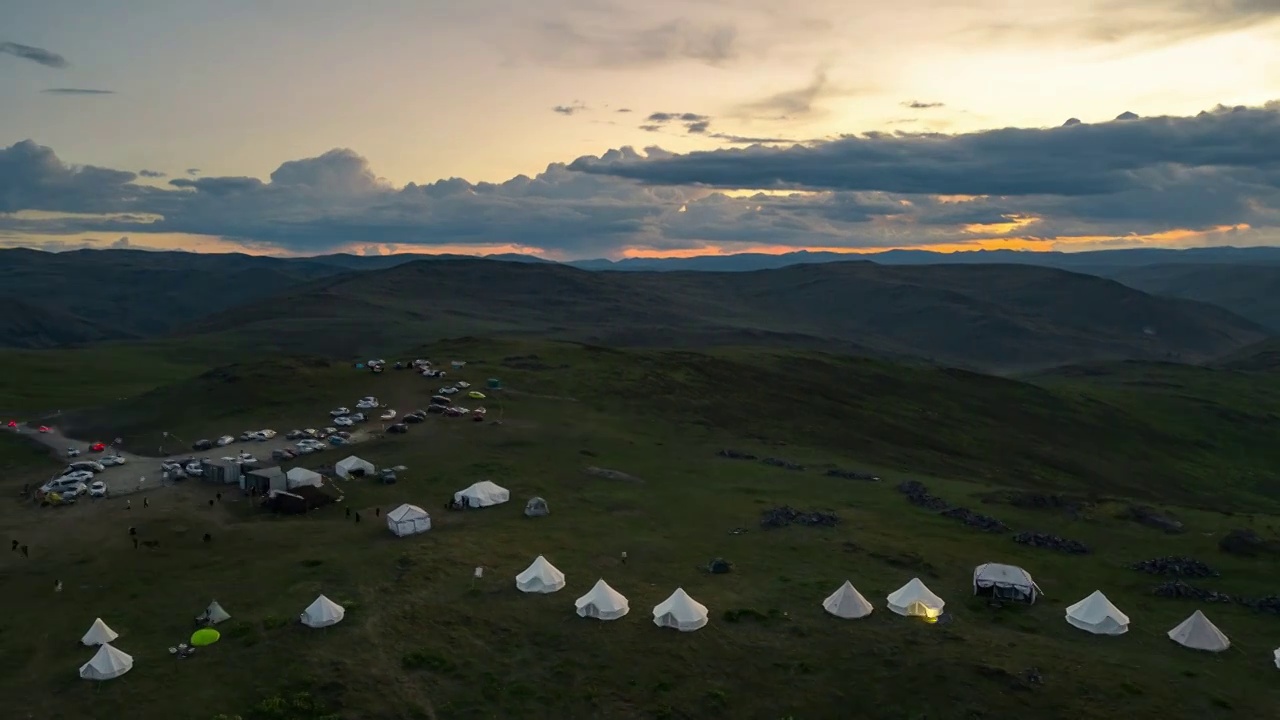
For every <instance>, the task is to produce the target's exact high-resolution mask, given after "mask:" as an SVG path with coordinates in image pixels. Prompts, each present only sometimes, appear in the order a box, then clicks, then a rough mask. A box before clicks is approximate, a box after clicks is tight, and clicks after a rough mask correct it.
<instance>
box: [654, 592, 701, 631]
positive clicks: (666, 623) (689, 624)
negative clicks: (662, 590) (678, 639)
mask: <svg viewBox="0 0 1280 720" xmlns="http://www.w3.org/2000/svg"><path fill="white" fill-rule="evenodd" d="M653 624H654V625H657V626H658V627H669V628H675V629H676V630H679V631H680V632H693V631H694V630H697V629H699V628H701V627H704V626H705V625H706V624H707V606H706V605H703V604H702V603H700V602H698V601H697V600H694V599H693V598H691V597H689V593H687V592H685V591H684V588H676V591H675V592H673V593H671V597H669V598H667V599H666V600H663V601H662V602H660V603H658V605H656V606H655V607H654V608H653Z"/></svg>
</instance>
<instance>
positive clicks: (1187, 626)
mask: <svg viewBox="0 0 1280 720" xmlns="http://www.w3.org/2000/svg"><path fill="white" fill-rule="evenodd" d="M1169 639H1170V640H1172V641H1174V642H1176V643H1178V644H1179V645H1181V646H1183V647H1188V648H1191V649H1192V650H1204V651H1207V652H1222V651H1223V650H1226V649H1227V648H1229V647H1231V641H1230V640H1228V639H1227V636H1226V635H1223V634H1222V631H1221V630H1219V629H1218V628H1217V626H1215V625H1214V624H1213V623H1212V622H1209V618H1207V617H1205V616H1204V613H1202V612H1200V611H1199V610H1197V611H1195V612H1193V613H1191V617H1189V618H1187V619H1186V620H1183V621H1182V622H1181V623H1180V624H1179V625H1178V627H1176V628H1174V629H1172V630H1170V631H1169Z"/></svg>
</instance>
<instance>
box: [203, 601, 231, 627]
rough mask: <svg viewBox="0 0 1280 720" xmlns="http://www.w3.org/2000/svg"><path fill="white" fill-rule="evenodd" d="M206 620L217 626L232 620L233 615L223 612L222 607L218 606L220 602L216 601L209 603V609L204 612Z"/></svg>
mask: <svg viewBox="0 0 1280 720" xmlns="http://www.w3.org/2000/svg"><path fill="white" fill-rule="evenodd" d="M204 619H205V620H208V621H209V622H210V623H211V624H213V625H217V624H218V623H220V622H224V621H226V620H230V619H231V613H229V612H227V611H226V610H223V609H222V606H221V605H219V604H218V601H217V600H214V601H213V602H211V603H209V607H208V608H207V609H206V610H205V611H204Z"/></svg>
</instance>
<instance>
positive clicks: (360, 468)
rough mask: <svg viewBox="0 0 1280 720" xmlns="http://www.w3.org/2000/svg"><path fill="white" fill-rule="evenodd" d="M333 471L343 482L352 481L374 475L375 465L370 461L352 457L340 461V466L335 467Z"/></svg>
mask: <svg viewBox="0 0 1280 720" xmlns="http://www.w3.org/2000/svg"><path fill="white" fill-rule="evenodd" d="M333 471H334V472H335V473H337V475H338V477H340V478H342V479H343V480H350V479H351V478H353V477H364V476H365V475H372V474H373V473H374V471H375V468H374V467H373V463H371V462H369V461H368V460H361V459H360V458H358V457H356V456H355V455H352V456H350V457H347V458H343V459H342V460H339V461H338V464H337V465H334V466H333Z"/></svg>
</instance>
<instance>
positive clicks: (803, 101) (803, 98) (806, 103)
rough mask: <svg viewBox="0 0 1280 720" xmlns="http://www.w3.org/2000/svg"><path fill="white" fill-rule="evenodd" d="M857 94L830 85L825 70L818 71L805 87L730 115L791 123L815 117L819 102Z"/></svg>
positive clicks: (747, 105)
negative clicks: (807, 117)
mask: <svg viewBox="0 0 1280 720" xmlns="http://www.w3.org/2000/svg"><path fill="white" fill-rule="evenodd" d="M857 92H859V90H857V89H855V88H848V87H840V86H837V85H835V84H833V83H832V82H831V80H830V78H829V77H828V74H827V69H826V68H825V67H819V68H818V69H816V70H815V71H814V73H813V78H812V79H811V80H810V81H809V82H808V83H807V84H806V85H804V86H802V87H798V88H792V89H790V90H783V91H780V92H775V93H773V94H771V95H766V96H764V97H761V98H758V99H756V100H751V101H748V102H744V103H740V104H738V106H737V107H736V108H735V109H734V114H735V115H737V116H738V117H747V118H760V117H763V118H768V119H777V120H782V119H794V118H799V117H804V116H808V115H816V114H818V113H819V111H821V110H822V107H821V106H822V103H823V102H825V101H827V100H830V99H833V98H837V97H847V96H849V95H853V94H856V93H857Z"/></svg>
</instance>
